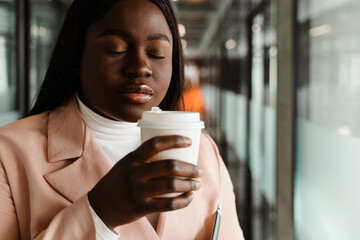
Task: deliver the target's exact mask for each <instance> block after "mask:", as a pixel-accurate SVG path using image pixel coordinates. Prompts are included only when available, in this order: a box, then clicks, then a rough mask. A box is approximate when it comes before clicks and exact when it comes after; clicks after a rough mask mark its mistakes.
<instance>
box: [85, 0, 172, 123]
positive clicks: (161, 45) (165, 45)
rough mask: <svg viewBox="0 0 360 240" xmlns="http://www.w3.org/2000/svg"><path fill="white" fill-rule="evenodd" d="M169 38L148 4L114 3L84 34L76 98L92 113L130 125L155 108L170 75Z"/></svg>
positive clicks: (162, 21)
mask: <svg viewBox="0 0 360 240" xmlns="http://www.w3.org/2000/svg"><path fill="white" fill-rule="evenodd" d="M172 49H173V38H172V34H171V31H170V28H169V26H168V24H167V22H166V19H165V17H164V15H163V13H162V12H161V10H160V9H159V8H158V7H157V6H156V5H155V4H154V3H152V2H150V1H149V0H131V1H128V0H120V1H118V2H117V3H116V4H115V5H114V6H112V7H111V8H110V10H109V11H108V12H107V13H106V14H105V15H104V16H103V17H102V18H101V19H100V20H99V21H97V22H95V23H94V24H92V25H91V26H90V27H89V28H88V30H87V32H86V38H85V44H84V49H83V55H82V59H81V64H80V82H81V90H80V97H81V98H82V100H83V101H84V102H85V104H86V105H87V106H89V107H90V108H91V109H92V110H94V111H95V112H97V113H99V114H101V115H103V116H105V117H108V118H112V119H116V120H124V121H129V122H136V121H137V120H139V119H140V118H141V114H142V112H143V111H148V110H150V109H151V107H154V106H158V105H159V104H160V102H161V101H162V100H163V98H164V97H165V94H166V92H167V90H168V88H169V85H170V81H171V75H172Z"/></svg>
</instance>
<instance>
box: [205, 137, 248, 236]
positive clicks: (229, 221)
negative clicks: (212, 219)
mask: <svg viewBox="0 0 360 240" xmlns="http://www.w3.org/2000/svg"><path fill="white" fill-rule="evenodd" d="M207 137H208V139H209V141H210V142H211V145H212V147H213V149H214V151H215V153H216V158H217V161H218V166H219V175H220V201H221V212H222V216H221V224H220V232H219V240H227V239H236V240H244V235H243V232H242V230H241V228H240V224H239V220H238V217H237V211H236V202H235V193H234V188H233V184H232V182H231V178H230V175H229V172H228V170H227V168H226V166H225V164H224V161H223V160H222V158H221V156H220V154H219V150H218V148H217V146H216V144H215V142H214V141H213V140H212V139H211V138H210V137H209V136H207Z"/></svg>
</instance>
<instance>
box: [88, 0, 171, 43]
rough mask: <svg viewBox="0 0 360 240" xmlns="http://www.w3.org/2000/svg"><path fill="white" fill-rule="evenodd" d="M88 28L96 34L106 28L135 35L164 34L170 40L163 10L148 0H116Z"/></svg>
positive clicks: (169, 31)
mask: <svg viewBox="0 0 360 240" xmlns="http://www.w3.org/2000/svg"><path fill="white" fill-rule="evenodd" d="M90 28H91V29H92V30H94V31H95V32H97V33H98V34H101V32H102V31H106V30H107V29H119V30H123V31H127V32H129V33H130V34H131V35H132V36H136V37H141V36H143V37H146V36H147V35H149V34H154V33H156V34H164V35H166V36H167V37H168V38H169V39H170V41H172V34H171V30H170V27H169V25H168V23H167V21H166V18H165V16H164V14H163V12H162V11H161V10H160V8H159V7H158V6H157V5H156V4H155V3H153V2H151V1H149V0H120V1H117V2H116V3H115V4H114V5H113V6H112V7H111V8H110V9H109V10H108V12H106V13H105V14H104V16H102V18H100V19H99V20H98V21H97V22H95V23H94V24H93V25H91V26H90Z"/></svg>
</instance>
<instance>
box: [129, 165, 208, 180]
mask: <svg viewBox="0 0 360 240" xmlns="http://www.w3.org/2000/svg"><path fill="white" fill-rule="evenodd" d="M133 176H134V177H135V178H136V179H143V180H144V181H147V180H149V179H155V178H162V177H186V178H199V177H200V176H201V170H200V169H199V168H198V167H197V166H196V165H193V164H191V163H187V162H183V161H179V160H161V161H156V162H150V163H145V164H143V165H142V166H141V167H139V168H138V169H137V170H136V171H135V172H134V174H133Z"/></svg>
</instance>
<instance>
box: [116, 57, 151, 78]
mask: <svg viewBox="0 0 360 240" xmlns="http://www.w3.org/2000/svg"><path fill="white" fill-rule="evenodd" d="M127 60H128V63H127V65H126V67H125V68H124V69H123V74H124V75H125V76H126V77H129V78H149V77H151V76H152V70H151V68H150V66H149V64H148V62H147V59H146V55H145V54H141V53H136V54H135V53H134V54H131V55H130V54H129V57H128V59H127Z"/></svg>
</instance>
